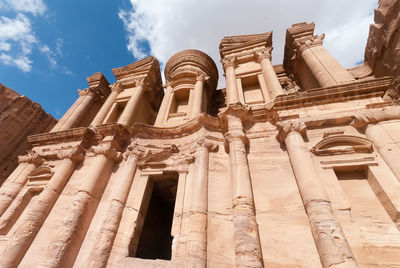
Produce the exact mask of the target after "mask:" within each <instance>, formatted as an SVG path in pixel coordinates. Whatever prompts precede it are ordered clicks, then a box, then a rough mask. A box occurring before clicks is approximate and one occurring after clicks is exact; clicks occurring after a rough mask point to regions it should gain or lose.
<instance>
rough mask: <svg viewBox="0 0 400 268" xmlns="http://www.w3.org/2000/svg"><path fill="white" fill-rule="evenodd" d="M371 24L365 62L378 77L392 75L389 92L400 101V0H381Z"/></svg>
mask: <svg viewBox="0 0 400 268" xmlns="http://www.w3.org/2000/svg"><path fill="white" fill-rule="evenodd" d="M374 20H375V22H374V23H373V24H371V26H370V30H369V37H368V42H367V46H366V48H365V62H366V63H367V64H368V65H369V66H370V67H371V68H372V69H373V74H374V75H375V76H377V77H381V76H387V75H392V76H394V77H395V79H394V88H393V90H391V92H388V93H389V94H390V96H392V97H393V98H394V99H395V100H396V102H400V1H396V0H380V1H379V6H378V7H377V8H376V9H375V19H374Z"/></svg>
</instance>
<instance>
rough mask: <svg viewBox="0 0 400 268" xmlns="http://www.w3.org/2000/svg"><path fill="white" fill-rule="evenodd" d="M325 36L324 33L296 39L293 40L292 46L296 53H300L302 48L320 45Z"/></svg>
mask: <svg viewBox="0 0 400 268" xmlns="http://www.w3.org/2000/svg"><path fill="white" fill-rule="evenodd" d="M324 38H325V34H324V33H323V34H321V35H319V36H318V35H315V36H312V37H309V38H307V39H297V40H294V41H293V47H294V48H295V50H296V53H297V54H298V55H301V54H302V53H303V51H304V50H306V49H308V48H311V47H316V46H321V45H322V41H323V40H324Z"/></svg>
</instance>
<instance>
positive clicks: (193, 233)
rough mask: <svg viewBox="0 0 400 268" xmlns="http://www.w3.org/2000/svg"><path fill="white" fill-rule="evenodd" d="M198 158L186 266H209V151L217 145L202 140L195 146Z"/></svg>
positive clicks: (191, 201)
mask: <svg viewBox="0 0 400 268" xmlns="http://www.w3.org/2000/svg"><path fill="white" fill-rule="evenodd" d="M195 147H197V148H195V150H196V160H195V163H194V177H193V182H192V184H191V190H190V193H191V197H190V208H189V228H190V230H189V233H188V240H187V259H186V267H207V211H208V169H209V166H208V162H209V151H213V150H215V149H216V148H218V147H217V145H215V144H212V143H210V142H207V141H204V140H200V141H199V142H197V145H196V146H195Z"/></svg>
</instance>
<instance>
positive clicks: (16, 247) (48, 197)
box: [0, 146, 83, 267]
mask: <svg viewBox="0 0 400 268" xmlns="http://www.w3.org/2000/svg"><path fill="white" fill-rule="evenodd" d="M57 155H58V157H59V159H60V163H59V164H57V167H56V171H55V173H54V174H53V176H52V178H51V179H50V181H49V182H48V184H47V185H46V186H45V187H44V189H43V191H42V192H41V193H40V194H39V195H38V196H37V198H35V199H33V200H32V202H31V204H30V205H29V207H28V208H27V211H26V213H24V214H23V217H22V218H21V219H20V222H21V224H20V225H18V227H17V228H16V230H15V232H14V233H13V235H12V237H11V238H10V240H9V241H8V243H7V245H6V247H5V251H4V252H3V254H2V255H1V257H0V264H1V265H2V266H4V267H17V266H18V264H19V263H20V262H21V260H22V258H23V257H24V255H25V253H26V251H27V250H28V248H29V246H30V245H31V243H32V241H33V239H34V238H35V236H36V234H37V233H38V232H39V230H40V228H41V226H42V225H43V223H44V221H45V220H46V218H47V216H48V215H49V213H50V211H51V209H52V208H53V206H54V204H55V202H56V201H57V199H58V197H59V195H60V194H61V191H62V189H63V188H64V186H65V184H66V183H67V181H68V179H69V178H70V176H71V174H72V173H73V172H74V170H75V166H76V163H77V162H80V161H82V160H83V156H82V148H81V147H80V146H77V147H75V148H70V149H66V150H62V151H59V152H58V154H57Z"/></svg>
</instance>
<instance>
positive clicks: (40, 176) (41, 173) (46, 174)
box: [28, 166, 54, 185]
mask: <svg viewBox="0 0 400 268" xmlns="http://www.w3.org/2000/svg"><path fill="white" fill-rule="evenodd" d="M53 174H54V171H52V170H51V168H50V167H48V166H41V167H38V168H36V169H34V170H33V171H32V172H31V173H30V174H29V176H28V181H29V184H35V185H37V184H41V183H43V182H47V181H48V180H50V178H51V177H52V176H53Z"/></svg>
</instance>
